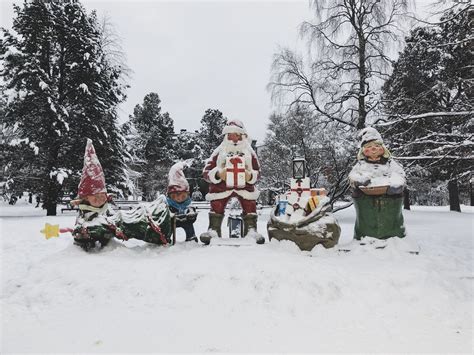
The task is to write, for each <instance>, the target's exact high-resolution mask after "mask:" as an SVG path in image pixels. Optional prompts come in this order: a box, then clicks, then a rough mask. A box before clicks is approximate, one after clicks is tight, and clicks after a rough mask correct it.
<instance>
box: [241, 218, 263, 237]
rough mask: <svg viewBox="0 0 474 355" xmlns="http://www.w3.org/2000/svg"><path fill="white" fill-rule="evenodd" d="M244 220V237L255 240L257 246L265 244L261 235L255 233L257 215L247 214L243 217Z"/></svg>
mask: <svg viewBox="0 0 474 355" xmlns="http://www.w3.org/2000/svg"><path fill="white" fill-rule="evenodd" d="M243 219H244V237H251V238H253V239H255V241H256V242H257V244H263V243H265V238H264V237H263V235H261V234H260V233H258V232H257V215H256V214H255V213H249V214H247V215H245V216H244V217H243Z"/></svg>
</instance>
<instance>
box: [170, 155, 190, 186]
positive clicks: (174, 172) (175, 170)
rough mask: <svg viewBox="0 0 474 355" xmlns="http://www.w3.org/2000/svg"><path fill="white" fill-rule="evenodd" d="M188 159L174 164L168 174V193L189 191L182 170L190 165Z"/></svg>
mask: <svg viewBox="0 0 474 355" xmlns="http://www.w3.org/2000/svg"><path fill="white" fill-rule="evenodd" d="M190 165H191V164H190V162H189V161H187V160H186V161H180V162H178V163H176V164H174V165H173V166H172V167H171V169H170V172H169V174H168V193H169V194H170V193H173V192H189V183H188V181H187V180H186V177H185V176H184V173H183V170H184V169H185V168H188V167H189V166H190Z"/></svg>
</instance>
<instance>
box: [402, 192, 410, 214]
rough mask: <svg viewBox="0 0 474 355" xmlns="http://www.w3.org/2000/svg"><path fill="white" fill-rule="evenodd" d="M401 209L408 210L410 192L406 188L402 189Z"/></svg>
mask: <svg viewBox="0 0 474 355" xmlns="http://www.w3.org/2000/svg"><path fill="white" fill-rule="evenodd" d="M403 209H405V210H410V190H408V188H407V187H405V188H404V189H403Z"/></svg>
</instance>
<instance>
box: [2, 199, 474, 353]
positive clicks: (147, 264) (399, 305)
mask: <svg viewBox="0 0 474 355" xmlns="http://www.w3.org/2000/svg"><path fill="white" fill-rule="evenodd" d="M38 210H39V209H36V211H35V210H34V209H31V208H30V207H21V206H18V207H15V206H14V207H13V208H12V209H10V208H9V207H6V206H5V207H3V206H2V207H1V208H0V213H1V214H2V215H6V214H10V215H11V214H12V212H11V211H15V212H16V214H18V216H11V217H3V218H1V220H0V221H1V235H2V247H1V255H2V273H1V274H2V278H1V279H2V280H1V284H2V293H1V313H2V314H1V319H2V320H1V325H2V333H1V335H2V336H1V349H0V351H1V352H2V353H12V352H14V353H18V352H36V353H38V352H44V353H56V352H85V353H101V352H102V353H105V352H125V353H138V352H155V353H157V352H279V353H281V352H364V353H365V352H438V353H440V352H441V353H445V352H450V353H451V352H466V353H468V352H470V351H471V350H472V315H473V314H472V306H473V297H472V296H473V293H472V290H473V288H472V286H473V284H472V283H473V278H474V276H473V270H472V260H473V259H472V257H473V245H472V244H473V243H472V238H473V236H472V217H473V214H472V211H471V212H464V213H454V212H448V211H445V210H441V209H439V208H438V209H430V210H426V209H419V210H417V209H415V210H414V211H408V212H405V219H406V225H407V229H408V238H410V240H411V241H413V242H415V243H416V244H418V245H419V246H420V250H421V252H420V254H419V255H412V254H409V253H406V252H404V251H403V250H401V249H400V248H398V247H397V243H389V244H388V245H387V246H386V247H385V248H384V249H375V248H365V249H361V248H359V249H357V250H356V251H355V252H354V251H351V252H338V251H337V249H336V248H334V249H329V250H325V249H324V248H322V247H321V248H319V247H316V248H315V249H313V250H312V251H311V252H301V251H300V250H299V249H298V247H297V246H296V245H295V244H293V243H292V242H289V241H284V242H277V241H272V242H271V243H266V244H264V245H256V244H253V245H242V246H240V247H230V246H213V245H210V246H203V245H202V244H196V243H194V242H189V243H185V242H183V240H184V233H182V231H181V230H178V231H179V233H180V234H178V244H177V245H175V246H173V247H158V246H154V245H149V244H145V243H143V242H141V241H128V242H125V243H122V242H118V241H117V242H113V243H110V245H108V246H107V247H106V248H105V249H103V250H102V251H100V252H97V253H89V254H88V253H85V252H83V251H82V250H81V249H80V248H78V247H77V246H75V245H73V244H72V239H71V238H70V237H67V236H65V235H63V236H61V237H60V238H53V239H50V240H45V239H44V238H43V237H42V235H41V234H40V233H39V230H40V229H41V228H42V226H43V225H44V223H45V222H46V221H47V222H49V223H58V224H60V225H61V226H62V227H66V226H71V225H72V224H73V223H74V215H73V214H71V213H69V215H64V216H57V217H42V216H38V214H39V213H41V212H42V211H38ZM8 211H10V212H8ZM35 214H37V216H35ZM26 215H28V216H27V217H21V216H26ZM268 217H269V210H263V211H262V212H261V216H260V217H259V230H260V232H261V233H262V234H263V235H264V236H266V231H265V225H266V222H267V220H268ZM336 217H337V219H338V221H339V223H340V225H341V228H342V235H341V239H340V241H339V243H340V244H343V245H344V244H349V243H350V242H351V236H352V228H353V223H354V211H353V210H352V209H346V210H342V211H340V212H338V213H337V214H336ZM224 223H225V221H224ZM206 228H207V211H206V210H204V211H202V210H201V211H200V213H199V216H198V221H197V225H196V230H197V231H198V232H202V231H204V230H205V229H206ZM223 230H224V231H225V225H224V226H223ZM226 234H227V233H224V235H226ZM407 240H408V239H407Z"/></svg>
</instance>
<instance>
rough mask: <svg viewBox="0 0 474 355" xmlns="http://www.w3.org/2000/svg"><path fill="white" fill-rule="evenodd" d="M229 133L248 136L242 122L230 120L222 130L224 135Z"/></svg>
mask: <svg viewBox="0 0 474 355" xmlns="http://www.w3.org/2000/svg"><path fill="white" fill-rule="evenodd" d="M227 133H240V134H247V131H246V130H245V127H244V124H243V123H242V121H239V120H230V121H227V124H226V126H225V127H224V129H223V130H222V134H227Z"/></svg>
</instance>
